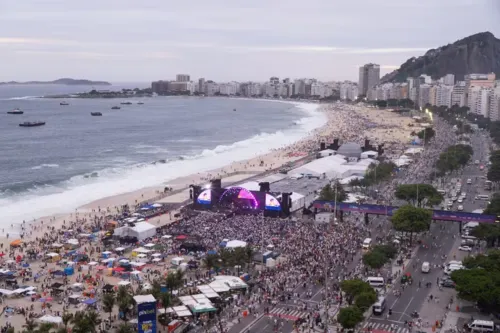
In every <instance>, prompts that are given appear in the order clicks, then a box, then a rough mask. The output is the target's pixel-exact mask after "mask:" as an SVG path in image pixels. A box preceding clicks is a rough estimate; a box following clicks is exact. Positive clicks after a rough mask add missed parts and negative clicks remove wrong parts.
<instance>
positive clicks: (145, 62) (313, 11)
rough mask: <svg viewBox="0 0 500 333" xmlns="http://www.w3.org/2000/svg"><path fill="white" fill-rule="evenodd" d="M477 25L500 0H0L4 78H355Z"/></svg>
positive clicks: (496, 30)
mask: <svg viewBox="0 0 500 333" xmlns="http://www.w3.org/2000/svg"><path fill="white" fill-rule="evenodd" d="M483 31H491V32H492V33H493V34H495V35H496V36H497V37H500V0H347V1H346V0H286V1H284V0H252V1H248V0H231V1H230V0H209V1H207V0H190V1H174V0H141V1H137V0H84V1H78V0H0V81H9V80H17V81H27V80H53V79H56V78H60V77H72V78H85V79H92V80H106V81H110V82H149V81H152V80H158V79H164V80H169V79H174V78H175V74H179V73H185V74H190V75H191V77H192V79H197V78H199V77H204V78H206V79H207V80H208V79H211V80H214V81H216V82H224V81H232V80H235V81H249V80H252V81H266V80H267V79H268V78H269V77H271V76H278V77H280V78H285V77H290V78H317V79H320V80H323V81H331V80H355V81H356V80H357V76H358V69H357V67H359V66H360V65H363V64H365V63H369V62H373V63H377V64H380V66H381V72H382V74H384V73H387V72H389V71H392V70H393V69H396V68H398V67H399V65H401V64H402V63H403V62H405V61H406V60H407V59H408V58H411V57H413V56H420V55H423V54H424V53H425V52H426V51H427V50H428V49H431V48H436V47H439V46H442V45H446V44H448V43H452V42H454V41H456V40H458V39H461V38H463V37H466V36H469V35H472V34H475V33H478V32H483Z"/></svg>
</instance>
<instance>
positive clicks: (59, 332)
mask: <svg viewBox="0 0 500 333" xmlns="http://www.w3.org/2000/svg"><path fill="white" fill-rule="evenodd" d="M56 333H68V329H67V328H64V327H59V328H58V329H57V330H56Z"/></svg>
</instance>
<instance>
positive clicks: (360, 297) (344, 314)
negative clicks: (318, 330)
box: [337, 279, 377, 329]
mask: <svg viewBox="0 0 500 333" xmlns="http://www.w3.org/2000/svg"><path fill="white" fill-rule="evenodd" d="M340 288H341V289H342V291H343V292H344V294H345V297H346V301H347V303H348V304H349V306H348V307H346V308H341V309H340V312H339V315H338V317H337V320H338V321H339V323H340V324H341V325H342V327H343V328H346V329H352V328H354V327H355V326H356V325H357V324H359V323H360V322H362V321H363V319H364V318H363V312H364V311H366V310H368V309H369V308H370V307H371V306H372V305H373V304H374V303H375V302H376V301H377V293H376V292H375V290H374V289H373V288H372V287H371V286H370V285H369V284H368V282H364V281H362V280H360V279H353V280H344V281H342V283H341V284H340Z"/></svg>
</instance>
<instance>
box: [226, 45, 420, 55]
mask: <svg viewBox="0 0 500 333" xmlns="http://www.w3.org/2000/svg"><path fill="white" fill-rule="evenodd" d="M225 49H227V50H229V51H236V52H283V53H286V52H312V53H316V52H325V53H333V54H395V53H415V52H426V51H427V50H429V48H422V47H419V48H415V47H413V48H374V49H372V48H347V47H333V46H305V45H304V46H276V47H274V46H273V47H266V46H263V47H259V46H228V47H225Z"/></svg>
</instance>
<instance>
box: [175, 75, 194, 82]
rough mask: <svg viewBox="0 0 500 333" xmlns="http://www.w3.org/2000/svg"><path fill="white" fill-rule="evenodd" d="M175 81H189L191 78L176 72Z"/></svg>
mask: <svg viewBox="0 0 500 333" xmlns="http://www.w3.org/2000/svg"><path fill="white" fill-rule="evenodd" d="M175 81H177V82H189V81H191V80H190V77H189V75H188V74H177V75H176V76H175Z"/></svg>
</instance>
